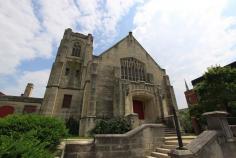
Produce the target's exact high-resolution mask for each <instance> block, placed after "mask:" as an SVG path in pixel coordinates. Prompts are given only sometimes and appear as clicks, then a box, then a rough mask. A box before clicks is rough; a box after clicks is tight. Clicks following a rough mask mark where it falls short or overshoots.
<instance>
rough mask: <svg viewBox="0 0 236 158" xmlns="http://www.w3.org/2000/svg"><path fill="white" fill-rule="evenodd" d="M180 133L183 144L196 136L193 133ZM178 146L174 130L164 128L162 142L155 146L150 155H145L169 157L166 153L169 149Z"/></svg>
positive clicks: (156, 157) (151, 157)
mask: <svg viewBox="0 0 236 158" xmlns="http://www.w3.org/2000/svg"><path fill="white" fill-rule="evenodd" d="M181 133H182V142H183V145H184V146H186V145H187V144H189V143H190V142H191V141H192V140H193V139H195V138H196V136H194V135H186V134H184V133H183V132H181ZM177 147H178V138H177V136H176V133H175V130H173V129H168V128H166V129H165V137H164V144H162V145H161V146H160V147H157V148H156V150H155V151H154V152H152V153H151V155H150V156H146V158H170V156H169V155H168V153H169V152H170V150H171V149H176V148H177Z"/></svg>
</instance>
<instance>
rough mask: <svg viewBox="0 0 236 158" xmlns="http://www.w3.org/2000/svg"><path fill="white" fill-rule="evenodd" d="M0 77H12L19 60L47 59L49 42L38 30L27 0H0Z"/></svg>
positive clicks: (49, 51) (49, 49)
mask: <svg viewBox="0 0 236 158" xmlns="http://www.w3.org/2000/svg"><path fill="white" fill-rule="evenodd" d="M0 27H1V29H0V34H1V38H0V56H1V58H0V64H1V66H0V75H4V74H12V73H14V72H15V68H16V67H17V66H18V65H19V64H20V63H21V62H22V61H23V60H29V59H33V58H35V57H49V56H50V53H51V40H50V38H48V36H47V35H46V34H44V33H42V34H38V35H37V33H39V31H40V27H39V22H38V21H37V19H36V18H35V15H34V13H33V9H32V7H31V3H30V2H29V1H0Z"/></svg>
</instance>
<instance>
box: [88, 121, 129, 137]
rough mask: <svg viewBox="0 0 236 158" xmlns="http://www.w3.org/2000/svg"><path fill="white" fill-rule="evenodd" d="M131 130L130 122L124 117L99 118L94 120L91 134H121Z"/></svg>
mask: <svg viewBox="0 0 236 158" xmlns="http://www.w3.org/2000/svg"><path fill="white" fill-rule="evenodd" d="M129 130H131V124H130V122H129V121H128V120H127V119H125V118H121V117H118V118H112V119H101V120H98V121H97V122H96V125H95V128H94V129H93V130H92V131H91V134H92V135H93V134H123V133H126V132H128V131H129Z"/></svg>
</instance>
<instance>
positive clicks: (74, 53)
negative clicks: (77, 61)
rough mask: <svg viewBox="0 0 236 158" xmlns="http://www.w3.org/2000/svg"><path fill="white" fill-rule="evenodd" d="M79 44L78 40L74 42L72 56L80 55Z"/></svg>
mask: <svg viewBox="0 0 236 158" xmlns="http://www.w3.org/2000/svg"><path fill="white" fill-rule="evenodd" d="M80 51H81V46H80V44H79V43H78V42H76V43H74V46H73V49H72V56H76V57H80Z"/></svg>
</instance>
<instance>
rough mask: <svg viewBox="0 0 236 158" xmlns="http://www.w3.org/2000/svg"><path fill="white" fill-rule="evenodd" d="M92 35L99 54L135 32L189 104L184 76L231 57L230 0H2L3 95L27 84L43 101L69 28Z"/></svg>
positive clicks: (234, 34)
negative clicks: (185, 91)
mask: <svg viewBox="0 0 236 158" xmlns="http://www.w3.org/2000/svg"><path fill="white" fill-rule="evenodd" d="M69 27H70V28H72V29H73V31H77V32H81V33H84V34H88V33H92V34H93V36H94V54H96V55H98V54H100V53H101V52H103V51H104V50H106V49H107V48H109V47H111V46H112V45H113V44H114V43H116V42H117V41H119V40H120V39H122V38H123V37H125V36H126V35H127V34H128V32H129V31H133V34H134V36H135V37H136V39H137V40H138V41H139V42H140V43H141V44H142V45H143V47H144V48H145V49H146V50H147V51H148V52H149V54H150V55H151V56H152V57H153V58H154V59H155V60H156V62H157V63H158V64H159V65H161V67H162V68H165V69H166V71H167V73H168V75H169V76H170V79H171V83H172V84H173V86H174V89H175V93H176V98H177V102H178V106H179V107H180V108H183V107H186V101H185V98H184V94H183V92H184V90H185V86H184V79H186V80H187V81H188V83H189V84H190V81H191V80H192V79H195V78H196V77H199V76H200V75H202V74H203V73H204V71H206V68H207V67H209V66H212V65H216V64H220V65H225V64H228V63H230V62H233V61H235V60H236V1H235V0H217V1H215V0H178V1H174V0H135V1H134V0H89V1H88V0H50V1H48V0H32V1H30V0H22V1H15V0H8V1H0V34H1V38H0V56H1V58H0V91H2V92H4V93H5V94H11V95H20V94H21V93H22V92H23V91H24V87H25V85H26V84H27V83H28V82H32V83H34V84H35V88H34V92H33V96H35V97H43V94H44V91H45V86H46V84H47V80H48V77H49V74H50V69H51V65H52V63H53V61H54V58H55V54H56V51H57V47H58V45H59V42H60V40H61V38H62V35H63V33H64V30H65V29H66V28H69Z"/></svg>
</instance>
